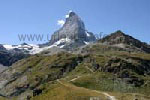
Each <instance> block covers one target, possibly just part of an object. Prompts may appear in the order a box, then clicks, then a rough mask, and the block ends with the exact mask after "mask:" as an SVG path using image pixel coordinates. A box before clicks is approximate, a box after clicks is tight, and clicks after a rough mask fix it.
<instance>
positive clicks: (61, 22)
mask: <svg viewBox="0 0 150 100" xmlns="http://www.w3.org/2000/svg"><path fill="white" fill-rule="evenodd" d="M64 24H65V21H64V20H58V21H57V25H60V26H61V27H62V26H63V25H64Z"/></svg>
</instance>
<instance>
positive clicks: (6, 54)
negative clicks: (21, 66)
mask: <svg viewBox="0 0 150 100" xmlns="http://www.w3.org/2000/svg"><path fill="white" fill-rule="evenodd" d="M27 56H29V54H24V53H23V52H20V51H15V50H12V51H8V50H6V49H1V50H0V64H2V65H4V66H11V65H12V64H13V63H15V62H16V61H18V60H20V59H23V58H25V57H27Z"/></svg>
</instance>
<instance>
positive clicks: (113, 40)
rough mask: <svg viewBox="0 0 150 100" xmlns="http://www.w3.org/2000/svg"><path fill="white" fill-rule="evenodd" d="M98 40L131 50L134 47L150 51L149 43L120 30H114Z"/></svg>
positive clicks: (142, 50)
mask: <svg viewBox="0 0 150 100" xmlns="http://www.w3.org/2000/svg"><path fill="white" fill-rule="evenodd" d="M100 42H101V43H104V44H107V45H114V46H118V47H121V48H128V49H131V50H133V49H135V50H138V51H141V52H146V53H150V45H148V44H146V43H144V42H141V41H140V40H137V39H135V38H133V37H132V36H129V35H126V34H125V33H123V32H122V31H116V32H114V33H112V34H110V35H108V36H106V37H104V38H103V39H101V40H100Z"/></svg>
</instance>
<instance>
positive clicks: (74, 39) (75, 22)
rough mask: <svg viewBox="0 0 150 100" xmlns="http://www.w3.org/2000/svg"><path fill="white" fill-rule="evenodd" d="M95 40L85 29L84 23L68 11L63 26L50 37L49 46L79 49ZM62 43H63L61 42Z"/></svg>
mask: <svg viewBox="0 0 150 100" xmlns="http://www.w3.org/2000/svg"><path fill="white" fill-rule="evenodd" d="M65 40H66V41H65ZM95 40H96V38H95V36H94V35H93V33H91V32H88V31H87V30H86V29H85V25H84V22H83V21H82V20H81V18H80V17H79V16H78V15H77V14H76V13H75V12H72V11H70V12H69V14H68V15H67V16H66V21H65V24H64V25H63V26H62V27H61V28H60V29H59V30H57V31H56V32H54V34H53V35H52V36H51V40H50V42H49V44H50V45H53V44H56V43H58V42H59V41H60V42H59V43H60V44H58V46H59V47H61V48H68V47H69V48H73V47H79V46H82V45H85V44H88V43H90V42H94V41H95ZM61 41H63V42H61Z"/></svg>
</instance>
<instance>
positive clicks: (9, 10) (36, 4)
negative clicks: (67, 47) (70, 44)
mask: <svg viewBox="0 0 150 100" xmlns="http://www.w3.org/2000/svg"><path fill="white" fill-rule="evenodd" d="M69 10H73V11H74V12H76V13H77V14H78V15H79V16H80V17H81V18H82V20H83V21H84V22H85V26H86V29H87V30H89V31H91V32H93V33H95V34H97V33H100V32H103V34H110V33H112V32H114V31H116V30H122V31H123V32H125V33H127V34H129V35H131V36H133V37H135V38H137V39H140V40H142V41H144V42H150V39H149V38H150V0H0V44H20V43H22V42H21V41H19V39H18V34H45V35H47V34H52V33H53V32H54V31H56V30H57V29H59V28H60V26H58V25H57V21H58V20H60V19H65V15H66V14H67V13H68V11H69ZM26 42H27V43H35V44H38V43H43V42H46V41H41V42H38V41H33V42H29V41H26Z"/></svg>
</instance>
